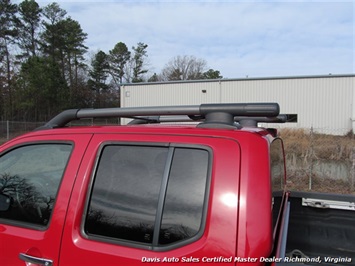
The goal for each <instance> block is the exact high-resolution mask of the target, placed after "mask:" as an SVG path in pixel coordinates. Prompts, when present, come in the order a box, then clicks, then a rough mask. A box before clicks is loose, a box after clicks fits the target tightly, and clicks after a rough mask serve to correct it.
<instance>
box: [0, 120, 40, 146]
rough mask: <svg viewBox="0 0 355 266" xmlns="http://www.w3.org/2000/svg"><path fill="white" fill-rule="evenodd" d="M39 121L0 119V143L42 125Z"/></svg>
mask: <svg viewBox="0 0 355 266" xmlns="http://www.w3.org/2000/svg"><path fill="white" fill-rule="evenodd" d="M44 124H45V123H41V122H17V121H0V143H3V142H5V141H7V140H9V139H12V138H14V137H17V136H19V135H21V134H23V133H27V132H30V131H32V130H34V129H36V128H37V127H40V126H43V125H44Z"/></svg>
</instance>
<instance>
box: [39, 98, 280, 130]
mask: <svg viewBox="0 0 355 266" xmlns="http://www.w3.org/2000/svg"><path fill="white" fill-rule="evenodd" d="M279 111H280V107H279V105H278V104H277V103H221V104H201V105H182V106H149V107H124V108H102V109H71V110H66V111H63V112H62V113H60V114H58V115H57V116H55V117H54V118H52V119H51V120H50V121H49V122H48V123H46V124H45V125H44V126H43V127H41V129H45V128H57V127H64V126H65V125H67V124H68V123H70V122H71V121H74V120H78V119H83V118H108V117H121V118H132V117H139V116H142V117H147V116H148V117H149V116H179V115H184V116H189V117H190V118H191V119H192V120H196V117H200V118H206V117H208V116H211V117H216V116H215V115H213V114H222V113H224V114H226V116H225V117H228V119H227V120H228V121H225V122H230V121H229V120H230V119H229V118H230V117H235V116H246V117H260V116H261V117H276V116H278V115H279ZM211 114H212V115H211ZM222 117H223V116H222ZM153 120H154V119H151V121H153ZM223 122H224V121H221V123H223ZM205 123H208V119H205Z"/></svg>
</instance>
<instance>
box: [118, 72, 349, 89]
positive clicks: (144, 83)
mask: <svg viewBox="0 0 355 266" xmlns="http://www.w3.org/2000/svg"><path fill="white" fill-rule="evenodd" d="M348 77H355V74H328V75H300V76H279V77H278V76H274V77H244V78H222V79H199V80H176V81H175V80H174V81H158V82H140V83H121V84H120V85H121V86H146V85H161V84H185V83H202V82H229V81H245V80H281V79H313V78H348Z"/></svg>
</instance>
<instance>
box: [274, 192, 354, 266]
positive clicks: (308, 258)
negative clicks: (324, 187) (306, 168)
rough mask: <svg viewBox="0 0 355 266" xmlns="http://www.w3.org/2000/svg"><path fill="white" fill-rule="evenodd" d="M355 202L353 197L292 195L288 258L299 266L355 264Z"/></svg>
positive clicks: (315, 194)
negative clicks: (306, 265) (305, 265)
mask: <svg viewBox="0 0 355 266" xmlns="http://www.w3.org/2000/svg"><path fill="white" fill-rule="evenodd" d="M302 202H303V203H302ZM354 202H355V196H353V195H334V194H323V193H306V192H292V193H291V195H290V198H289V217H288V221H289V222H288V230H287V238H286V239H287V240H286V241H285V242H286V248H285V254H284V255H285V257H288V258H292V259H293V260H292V262H294V263H300V264H299V265H304V264H302V263H305V264H308V265H316V264H319V262H320V261H321V263H322V265H334V264H337V265H351V264H354V263H355V205H354ZM307 205H308V206H307ZM300 258H303V260H300ZM282 264H284V263H280V264H278V265H282ZM293 265H297V264H293Z"/></svg>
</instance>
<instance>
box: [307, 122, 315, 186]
mask: <svg viewBox="0 0 355 266" xmlns="http://www.w3.org/2000/svg"><path fill="white" fill-rule="evenodd" d="M310 139H311V141H310V153H309V155H310V164H309V178H308V190H312V172H313V155H314V151H313V126H312V127H311V132H310Z"/></svg>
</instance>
